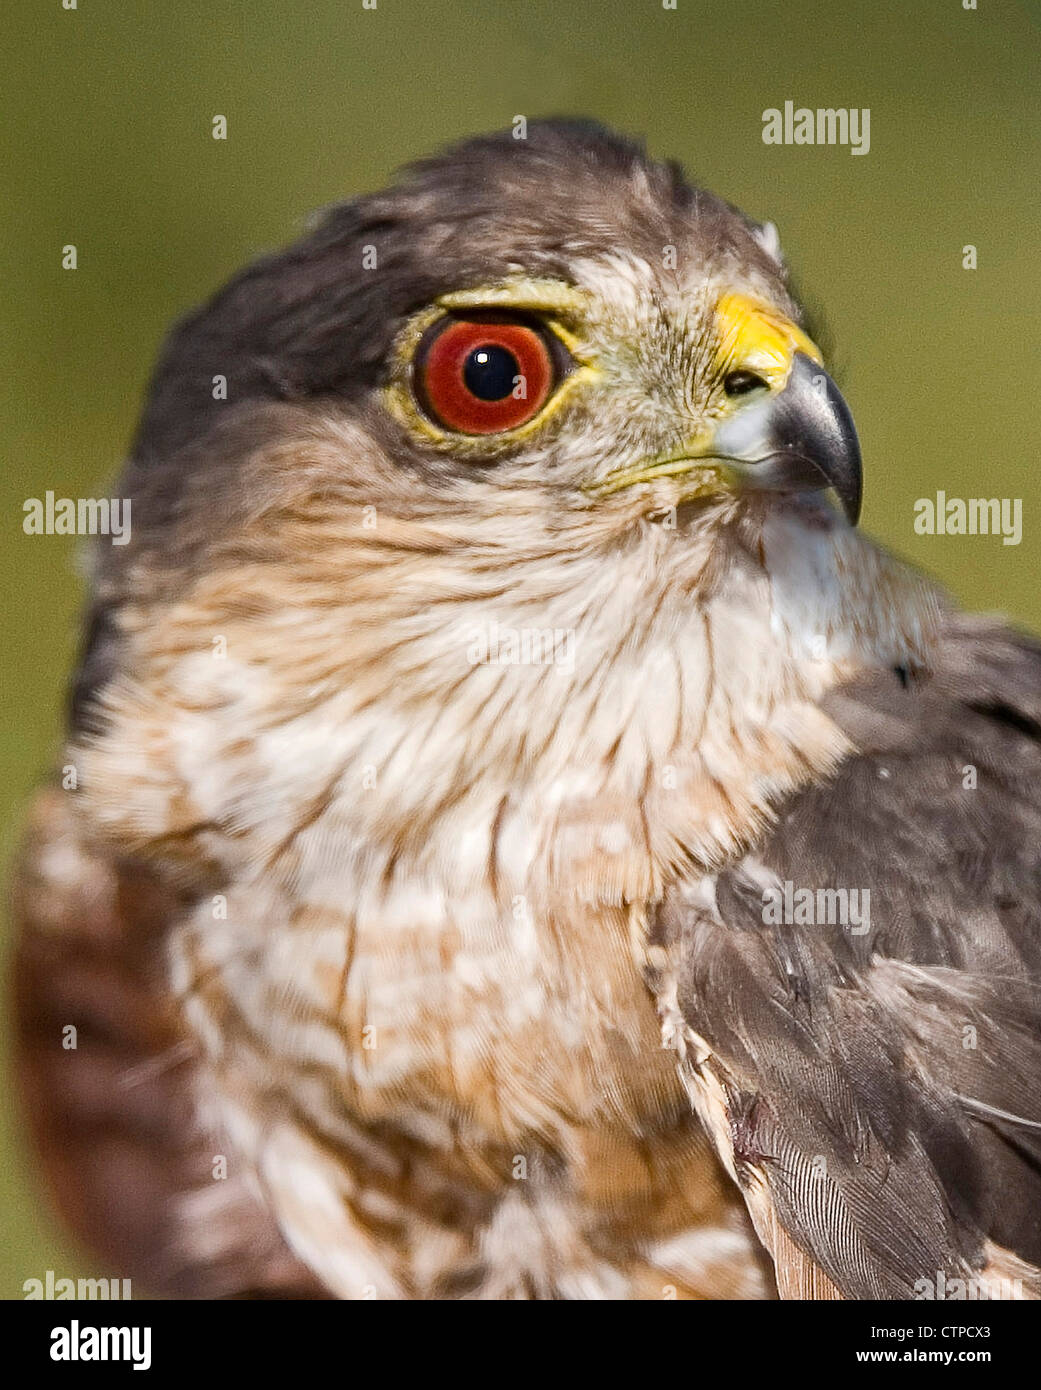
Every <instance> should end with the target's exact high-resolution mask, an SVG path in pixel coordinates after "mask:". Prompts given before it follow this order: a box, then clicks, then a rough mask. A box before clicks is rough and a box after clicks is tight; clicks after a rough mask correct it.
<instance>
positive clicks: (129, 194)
mask: <svg viewBox="0 0 1041 1390" xmlns="http://www.w3.org/2000/svg"><path fill="white" fill-rule="evenodd" d="M67 3H68V0H67ZM978 3H979V9H978V10H975V11H973V10H965V9H964V8H963V3H962V0H914V3H913V4H912V3H911V0H859V3H847V4H845V5H841V6H840V5H836V4H835V3H834V0H817V3H802V4H795V3H789V4H786V3H778V2H777V0H742V3H740V4H734V3H728V0H677V3H676V9H675V10H666V9H665V8H664V7H663V5H662V0H597V2H596V3H594V2H593V0H496V3H491V0H484V2H483V3H482V2H481V0H378V4H377V8H376V9H375V10H365V9H363V7H362V0H310V2H309V3H306V4H303V5H299V6H292V5H290V4H287V3H285V0H222V2H221V3H220V4H214V3H212V0H166V2H165V3H163V4H156V3H154V0H152V3H144V0H79V7H78V9H76V10H74V11H65V10H63V9H62V5H61V0H38V2H37V3H29V0H10V2H9V5H8V7H7V11H8V12H7V14H6V16H5V26H4V28H5V35H4V40H5V43H4V47H5V52H4V56H3V58H2V60H0V63H2V65H3V71H0V93H2V95H0V104H2V105H3V108H4V110H3V119H2V122H0V127H2V128H0V141H2V142H3V170H4V181H3V185H2V188H3V196H2V199H0V204H2V206H0V219H2V221H0V225H2V237H0V248H2V249H0V255H2V258H3V265H2V279H0V284H2V294H3V301H2V312H0V398H2V405H0V422H2V423H0V435H2V439H3V444H4V449H3V469H2V474H0V489H2V498H0V525H2V535H3V548H2V560H0V564H2V570H3V578H4V586H5V602H4V604H3V646H2V651H3V658H4V682H5V683H4V693H3V716H4V717H3V721H2V725H3V727H2V743H0V760H2V763H0V797H2V801H0V823H2V825H3V827H4V829H3V842H2V849H3V853H4V858H5V863H6V861H7V859H9V857H10V854H11V853H12V850H13V849H14V846H15V844H16V842H17V837H18V826H19V822H20V819H21V817H22V815H23V814H24V807H25V804H26V800H27V798H28V796H29V794H30V793H31V790H32V787H33V785H34V783H35V782H36V781H37V780H38V779H39V778H40V777H41V775H42V774H43V773H44V772H45V771H46V769H47V768H48V765H49V763H50V761H51V759H52V758H53V755H54V753H55V750H56V747H57V743H58V738H59V731H60V728H61V720H62V711H63V702H64V685H65V681H66V677H67V674H68V671H69V668H70V663H71V661H72V659H73V652H74V644H75V634H76V626H77V613H78V608H79V604H80V599H81V584H80V580H79V578H78V575H77V549H76V546H77V542H76V541H74V540H73V539H70V538H65V537H58V536H53V537H27V536H25V535H24V534H23V533H22V529H21V522H22V516H23V512H22V503H23V502H24V500H25V499H26V498H28V497H33V496H36V497H42V495H43V493H44V492H45V491H46V490H47V489H48V488H50V489H53V490H54V491H55V492H56V493H57V494H58V495H59V496H61V495H65V496H71V497H77V496H108V495H111V488H110V478H111V475H112V473H113V471H114V469H115V468H116V467H117V465H118V463H119V460H120V456H121V453H122V451H123V449H124V448H125V446H126V443H127V441H128V438H129V435H130V433H131V430H132V428H133V425H134V421H135V417H136V415H137V412H138V409H139V406H140V401H141V394H142V391H143V389H144V386H145V382H146V378H147V376H148V373H149V370H150V367H151V363H152V360H153V357H154V355H155V352H156V349H157V346H158V343H159V340H160V337H161V335H162V333H163V331H164V328H165V327H166V326H167V325H168V324H169V322H170V320H171V319H172V318H173V316H174V315H177V314H180V313H181V312H182V311H183V310H185V309H186V308H188V307H189V306H190V305H191V304H193V303H194V302H195V301H197V300H199V299H200V298H202V297H203V296H205V295H208V294H209V293H210V292H211V291H212V290H213V289H215V288H216V287H217V286H218V285H219V284H220V283H221V281H222V280H223V279H224V278H225V277H226V276H228V275H229V274H230V273H231V272H232V271H234V270H236V269H237V268H238V267H239V266H240V265H241V264H242V263H243V262H244V261H246V260H247V259H249V258H250V257H252V256H254V255H256V254H257V253H258V252H261V251H263V250H265V249H267V248H269V247H271V246H274V245H277V244H278V243H280V242H283V241H285V240H287V239H289V238H290V237H292V236H293V235H295V234H296V232H297V231H298V230H299V229H300V227H301V223H302V218H303V217H304V215H305V214H306V213H307V212H308V211H309V210H310V209H313V208H315V207H318V206H321V205H323V204H326V203H329V202H333V201H335V200H337V199H339V198H342V197H346V196H350V195H352V194H354V193H356V192H359V191H362V190H366V189H371V188H373V187H376V186H379V185H380V184H382V183H383V182H384V181H385V180H386V179H387V178H388V176H389V175H390V173H391V172H392V170H393V169H394V168H395V167H396V166H398V165H400V164H401V163H403V162H405V161H407V160H409V159H412V158H414V157H416V156H417V155H420V154H423V153H425V152H428V151H430V150H431V149H433V148H435V147H437V146H439V145H441V144H443V143H445V142H447V141H450V140H453V139H455V138H457V137H459V136H463V135H467V134H472V133H475V132H478V131H483V130H488V129H494V128H499V127H504V126H507V125H509V123H510V121H511V120H512V118H513V117H514V116H515V115H518V114H523V115H526V116H529V117H532V116H538V115H550V114H583V115H589V116H594V117H597V118H599V119H601V120H603V121H606V122H609V123H611V124H614V125H616V126H619V127H621V128H623V129H625V130H627V131H629V132H633V133H636V134H640V135H644V136H646V137H647V140H648V143H649V145H650V148H651V150H652V152H653V153H655V154H658V155H662V156H669V157H674V158H678V159H680V160H681V161H683V162H684V163H685V164H686V166H687V168H688V170H689V171H690V172H691V174H693V175H695V176H696V177H697V178H698V179H699V180H700V181H702V182H704V183H706V184H708V185H709V186H710V187H712V188H713V189H715V190H716V191H717V192H719V193H721V194H723V195H724V196H726V197H727V198H729V199H731V200H732V201H734V202H736V203H738V204H739V205H741V206H742V207H744V208H745V209H746V210H747V211H749V212H750V213H752V214H754V215H756V216H758V217H761V218H770V219H773V220H774V221H775V222H776V223H777V225H778V227H779V229H780V232H781V238H782V242H783V244H784V247H785V250H786V253H787V256H788V259H789V261H790V263H791V265H792V267H793V270H794V272H795V275H796V279H797V283H798V285H799V286H800V288H801V290H802V292H803V294H804V296H805V298H806V300H807V302H808V303H809V305H810V307H811V309H812V310H813V311H814V313H815V315H816V316H817V317H818V319H823V320H824V322H825V323H826V325H827V329H828V333H827V336H826V342H827V343H829V344H830V345H831V346H832V348H833V353H832V363H831V365H832V366H833V367H834V368H835V370H836V373H837V375H838V376H839V379H840V381H841V382H842V383H843V385H844V387H845V388H846V392H847V395H848V397H849V399H850V402H851V404H852V406H853V410H854V414H855V416H856V419H857V423H858V426H859V429H860V433H861V438H862V443H863V446H864V454H865V461H866V470H867V491H866V504H865V517H864V524H865V525H866V526H867V527H868V528H869V529H870V530H872V531H874V532H875V533H876V534H878V535H879V536H880V537H882V538H883V539H884V540H885V541H886V542H887V543H888V544H889V545H891V546H892V547H894V548H895V549H897V550H899V551H901V552H903V553H904V554H906V555H908V556H909V557H910V558H911V559H912V560H913V561H915V562H916V563H918V564H920V565H923V566H925V567H927V568H929V569H931V570H933V571H934V572H935V573H937V574H938V575H939V576H940V577H941V578H942V579H943V580H944V581H945V582H946V583H947V584H948V585H949V586H950V587H951V588H952V589H953V590H954V591H955V593H956V594H957V595H958V597H959V598H960V599H961V600H962V601H963V602H964V603H965V604H966V605H968V606H970V607H972V608H981V609H989V608H998V609H1004V610H1005V611H1007V612H1008V613H1010V614H1012V615H1013V616H1014V617H1015V618H1016V619H1017V620H1018V621H1020V622H1022V623H1024V624H1026V625H1028V626H1033V627H1035V628H1036V627H1038V626H1041V614H1039V604H1038V599H1037V594H1036V580H1035V575H1036V566H1037V554H1038V552H1037V543H1036V539H1035V537H1036V534H1037V532H1036V530H1035V528H1036V526H1037V524H1038V517H1039V515H1041V478H1039V472H1038V462H1039V450H1038V442H1039V439H1038V435H1039V427H1038V413H1039V411H1038V394H1039V392H1038V381H1037V376H1038V367H1039V360H1038V350H1037V341H1038V331H1039V323H1041V276H1039V274H1038V255H1037V227H1038V214H1039V210H1041V206H1039V189H1041V134H1039V122H1041V112H1039V108H1038V56H1039V52H1041V0H1023V3H1019V4H1017V3H1016V2H1015V0H978ZM786 99H791V100H793V101H794V102H795V103H796V105H805V106H810V107H817V106H829V107H847V108H849V107H869V108H870V110H871V149H870V153H868V154H867V155H866V156H862V157H854V156H853V155H851V153H850V151H849V149H848V148H842V147H839V146H835V147H812V146H808V147H777V146H767V145H764V144H763V142H762V138H761V132H762V112H763V110H764V109H765V108H767V107H781V106H783V103H784V101H785V100H786ZM216 114H221V115H224V116H226V117H227V120H228V139H227V141H226V142H218V141H214V140H213V139H212V138H211V134H210V131H211V119H212V117H213V116H214V115H216ZM67 243H74V244H75V245H76V246H77V248H78V252H79V268H78V269H77V270H76V271H75V272H67V271H63V270H62V268H61V248H62V246H64V245H65V244H67ZM970 243H971V244H973V245H975V246H977V247H978V257H979V268H978V269H977V270H975V271H969V270H964V269H963V268H962V247H963V246H964V245H966V244H970ZM937 488H943V489H945V490H946V491H947V493H948V494H950V495H952V496H960V497H971V496H988V497H989V496H997V497H1020V498H1022V499H1023V530H1024V537H1023V542H1022V544H1021V545H1020V546H1018V547H1011V546H1003V545H1002V544H1001V543H1000V540H997V539H995V538H987V537H964V538H962V537H959V538H940V537H936V538H920V537H917V536H916V535H915V534H914V532H913V529H912V519H913V503H914V500H915V499H916V498H917V497H920V496H932V495H933V493H934V492H935V490H936V489H937ZM4 1089H5V1091H7V1090H9V1087H5V1088H4ZM0 1210H2V1230H3V1242H2V1251H0V1296H7V1297H11V1296H15V1297H18V1296H21V1286H22V1282H23V1281H24V1280H25V1279H27V1278H29V1277H34V1276H35V1277H43V1275H44V1272H45V1271H46V1270H47V1269H48V1268H52V1269H54V1270H55V1271H56V1273H57V1274H58V1276H59V1277H60V1276H63V1275H76V1274H78V1273H91V1274H94V1275H101V1274H105V1273H112V1274H116V1273H118V1271H106V1270H101V1269H98V1268H96V1267H90V1264H89V1260H88V1259H87V1258H86V1257H84V1256H83V1254H82V1253H81V1252H78V1251H76V1250H75V1249H73V1248H72V1247H71V1246H70V1245H69V1244H68V1243H67V1242H66V1240H65V1239H64V1238H63V1236H62V1234H61V1233H60V1231H59V1230H58V1229H57V1228H56V1226H55V1225H54V1224H53V1223H52V1221H51V1219H50V1217H49V1216H48V1214H47V1212H46V1208H45V1205H44V1204H43V1202H42V1200H41V1194H40V1193H39V1190H38V1186H37V1183H36V1180H35V1176H34V1172H33V1166H32V1162H31V1159H30V1158H29V1156H28V1155H27V1154H26V1153H25V1151H24V1149H23V1147H22V1144H21V1140H20V1126H19V1121H18V1117H17V1115H16V1114H15V1113H14V1111H13V1107H12V1106H11V1105H10V1103H8V1104H7V1106H6V1108H5V1111H4V1115H3V1131H2V1135H0Z"/></svg>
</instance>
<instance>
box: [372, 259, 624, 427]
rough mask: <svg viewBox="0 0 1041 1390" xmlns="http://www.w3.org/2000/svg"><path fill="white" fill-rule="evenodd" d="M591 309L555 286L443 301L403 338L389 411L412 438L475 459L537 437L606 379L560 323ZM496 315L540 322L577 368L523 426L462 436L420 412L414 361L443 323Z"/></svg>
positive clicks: (475, 292) (467, 293)
mask: <svg viewBox="0 0 1041 1390" xmlns="http://www.w3.org/2000/svg"><path fill="white" fill-rule="evenodd" d="M585 305H586V299H585V296H584V295H582V294H581V292H580V291H578V290H575V289H573V288H572V287H570V286H566V285H562V284H558V283H557V282H555V281H534V280H531V281H529V280H523V281H515V282H509V283H507V284H504V285H500V286H493V287H491V288H480V289H470V290H457V291H452V292H450V293H448V294H444V295H441V296H439V298H438V299H436V300H435V301H434V302H433V303H432V304H430V305H428V306H427V308H425V309H423V310H421V311H420V312H419V313H417V314H415V315H414V316H413V317H412V318H411V319H410V320H409V321H408V323H407V324H406V325H405V327H404V328H403V330H402V331H401V333H400V334H399V336H398V340H397V342H396V344H395V345H394V348H393V356H392V363H393V367H392V376H391V380H390V382H389V383H388V384H387V386H386V387H385V388H384V400H385V403H386V405H387V408H388V409H389V411H390V413H391V414H392V415H393V416H394V417H395V418H396V419H397V420H399V421H400V422H401V423H402V424H404V425H405V426H406V427H407V428H408V429H409V430H410V431H411V432H413V433H415V434H420V435H423V436H425V437H426V438H427V439H428V440H430V441H431V442H432V443H439V444H442V445H444V444H448V443H450V444H451V445H452V446H453V447H454V448H462V449H470V450H472V451H473V452H474V453H475V454H478V453H480V452H482V451H485V450H487V448H488V447H489V445H494V444H499V443H501V444H509V443H513V442H515V441H520V440H523V439H524V438H526V437H527V436H528V435H532V434H535V433H536V432H537V431H538V430H539V429H541V428H542V427H543V426H544V425H545V423H546V421H547V419H549V418H550V417H551V416H553V415H555V414H556V413H557V411H558V410H559V409H560V408H561V407H562V406H563V405H564V404H565V402H566V401H567V400H568V399H569V398H570V397H571V396H572V395H573V394H574V393H575V392H576V391H578V390H580V389H581V388H582V387H584V386H587V385H590V384H592V383H593V382H595V381H597V380H599V379H600V377H601V375H602V373H601V370H600V368H599V367H598V366H597V365H596V364H595V363H594V362H593V361H592V360H591V357H590V355H589V353H588V350H587V349H586V347H585V345H584V343H583V341H582V340H581V339H580V338H579V337H578V336H577V335H576V334H575V333H574V332H573V331H572V330H571V329H570V328H569V327H568V326H567V325H566V324H564V323H562V322H561V321H560V319H559V318H558V317H557V315H558V314H565V315H567V316H569V317H575V316H577V314H578V313H579V312H580V310H582V309H584V308H585ZM495 310H502V311H504V312H507V313H517V314H522V315H524V314H529V315H531V316H532V317H534V318H537V319H538V320H539V322H540V323H541V325H542V327H543V328H544V330H545V331H546V332H547V333H550V334H552V335H553V336H554V337H555V338H557V339H558V340H559V342H560V344H561V345H562V346H563V347H564V348H565V350H566V351H567V353H568V355H569V357H570V359H571V363H572V365H571V368H570V370H567V371H565V372H564V374H563V375H562V377H561V378H560V380H559V381H558V383H557V386H556V389H555V390H554V391H553V392H552V393H551V394H550V396H549V398H548V400H547V401H546V403H545V405H544V406H543V407H542V409H541V410H539V411H538V413H537V414H536V415H534V416H533V417H532V418H531V419H530V420H528V421H526V422H525V423H524V424H523V425H520V426H517V427H516V428H514V429H504V430H502V431H500V432H497V433H495V434H486V435H468V434H460V433H458V432H456V431H454V430H450V429H447V428H445V427H443V426H442V425H441V424H439V423H438V422H436V421H435V420H433V419H432V418H431V417H430V416H429V415H428V414H427V413H426V412H425V411H424V410H422V409H421V408H420V406H419V404H418V403H417V401H416V399H415V393H414V391H413V388H412V371H413V361H414V359H415V356H416V353H417V350H418V349H419V346H420V344H421V343H422V342H423V340H424V338H425V337H426V335H427V333H428V332H429V330H430V329H432V328H433V327H434V325H435V324H437V323H438V322H439V321H440V320H442V319H444V318H447V317H448V316H449V315H452V314H463V315H465V314H467V313H483V312H488V311H493V312H494V311H495Z"/></svg>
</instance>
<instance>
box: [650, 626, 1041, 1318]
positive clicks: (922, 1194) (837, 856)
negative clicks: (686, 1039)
mask: <svg viewBox="0 0 1041 1390" xmlns="http://www.w3.org/2000/svg"><path fill="white" fill-rule="evenodd" d="M826 708H827V710H828V713H829V714H830V715H831V716H832V718H834V719H835V720H836V722H837V723H838V724H839V725H840V726H841V727H842V728H843V729H844V730H845V732H846V733H847V735H848V737H849V738H850V740H851V742H852V743H853V744H854V746H855V747H856V748H857V750H858V752H857V754H856V755H854V756H851V757H850V758H848V759H847V760H846V761H845V762H844V763H843V765H842V766H841V767H840V768H839V770H838V772H837V773H836V775H835V776H833V777H832V778H831V779H830V780H829V781H827V782H826V783H824V784H821V785H818V786H814V787H812V788H810V789H807V790H805V791H803V792H801V793H800V794H798V795H797V796H795V797H793V798H792V799H791V801H790V802H789V803H788V804H787V805H785V806H783V807H782V808H780V813H779V818H778V820H777V823H776V825H775V826H774V827H773V828H772V829H771V830H770V831H769V832H768V833H767V834H766V836H765V837H764V838H763V839H762V841H761V842H760V843H759V844H757V845H755V846H754V847H753V849H752V850H751V851H750V852H749V854H747V855H746V856H745V858H744V859H743V860H741V861H740V862H738V863H735V864H734V865H732V866H731V867H729V868H728V869H727V870H726V871H724V872H722V873H720V874H718V875H717V876H716V878H715V883H714V893H708V894H706V884H705V881H704V880H702V881H700V882H695V881H694V880H691V881H688V882H687V883H677V884H675V885H674V886H673V887H672V889H671V890H670V892H669V893H668V895H667V896H666V899H665V901H664V903H663V905H662V908H661V911H660V914H659V917H658V921H657V924H656V937H655V940H656V943H657V944H659V945H661V946H664V947H665V948H666V952H667V957H668V959H669V961H670V975H669V980H670V992H671V989H672V987H674V988H675V995H674V996H673V997H674V998H675V1001H676V1003H678V1006H679V1010H680V1013H681V1014H682V1016H683V1020H684V1023H685V1026H686V1027H687V1028H688V1029H689V1030H690V1031H691V1034H692V1036H694V1035H696V1036H697V1038H698V1039H699V1040H703V1043H704V1044H705V1045H707V1048H708V1049H709V1052H710V1056H709V1057H708V1059H707V1060H704V1063H703V1065H704V1066H705V1067H707V1068H708V1069H709V1071H711V1073H712V1077H713V1081H714V1085H715V1090H716V1093H717V1094H720V1095H722V1096H723V1098H724V1099H723V1107H724V1109H725V1123H724V1126H723V1131H724V1134H725V1138H724V1139H723V1140H722V1141H720V1138H719V1134H718V1133H717V1142H720V1143H721V1148H729V1152H724V1154H723V1156H724V1159H725V1160H726V1161H727V1162H728V1163H729V1164H730V1166H731V1167H732V1168H733V1170H734V1171H735V1173H736V1175H737V1177H738V1180H739V1181H740V1182H741V1183H742V1185H743V1186H744V1187H745V1188H746V1195H748V1196H750V1206H752V1207H753V1215H754V1214H755V1208H754V1203H753V1201H752V1200H751V1197H752V1196H754V1194H755V1193H760V1194H762V1193H764V1192H765V1193H766V1194H767V1200H768V1202H769V1204H770V1207H771V1219H772V1220H773V1221H776V1222H777V1223H779V1225H780V1226H781V1227H782V1228H783V1230H784V1231H785V1232H786V1234H787V1236H788V1237H790V1239H791V1241H793V1242H794V1244H795V1246H796V1247H797V1248H798V1249H799V1250H801V1251H802V1252H803V1254H804V1255H805V1256H806V1257H807V1259H808V1260H809V1261H811V1262H812V1264H813V1265H815V1266H816V1267H818V1268H819V1269H820V1270H822V1271H823V1272H824V1273H825V1275H826V1276H827V1278H828V1279H830V1280H831V1281H832V1282H833V1283H834V1284H835V1286H836V1287H837V1289H838V1290H839V1292H840V1293H841V1294H843V1295H844V1296H846V1297H855V1298H859V1297H875V1298H877V1297H888V1298H901V1297H911V1296H913V1295H914V1291H915V1284H916V1281H918V1280H920V1279H922V1278H925V1279H932V1280H935V1279H936V1277H937V1273H938V1272H939V1271H943V1273H944V1275H945V1277H948V1278H956V1277H966V1276H971V1275H973V1274H976V1273H979V1272H980V1271H982V1270H984V1269H986V1268H990V1269H991V1270H993V1269H994V1268H995V1267H996V1265H995V1259H996V1256H995V1251H996V1250H998V1251H999V1255H998V1256H997V1259H998V1261H999V1262H1000V1261H1001V1260H1004V1261H1005V1266H1006V1267H1008V1268H1013V1267H1014V1268H1015V1270H1016V1271H1017V1272H1025V1273H1026V1275H1027V1282H1028V1283H1029V1280H1030V1276H1031V1271H1029V1270H1026V1271H1021V1270H1020V1266H1019V1265H1018V1264H1017V1263H1016V1260H1015V1259H1014V1258H1012V1257H1011V1256H1009V1257H1008V1258H1006V1256H1005V1253H1004V1252H1014V1255H1015V1256H1017V1257H1020V1258H1021V1259H1022V1260H1025V1261H1027V1262H1029V1264H1030V1265H1035V1264H1038V1263H1041V647H1039V646H1038V644H1036V643H1035V642H1033V641H1032V640H1030V639H1027V638H1024V637H1021V636H1019V635H1017V634H1015V633H1013V632H1011V631H1010V630H1009V629H1007V628H1004V627H1002V626H1000V625H999V624H996V623H993V622H987V621H983V620H973V619H968V618H955V619H952V620H951V622H950V625H949V628H948V631H947V633H946V635H945V637H944V640H943V642H942V644H941V648H940V652H939V656H938V659H937V661H936V664H935V667H934V668H933V669H932V670H931V671H930V672H929V673H927V674H923V675H921V676H918V677H916V678H914V679H913V680H908V679H907V678H906V677H904V676H903V675H902V673H897V672H892V673H886V672H878V673H874V674H872V675H870V676H867V677H864V678H862V679H860V680H858V681H857V682H855V683H852V684H850V685H847V686H845V687H843V688H842V689H840V690H839V691H837V692H835V693H834V694H833V695H832V696H831V697H830V699H829V701H828V703H827V705H826ZM786 882H787V883H789V884H790V885H792V893H793V895H794V893H795V892H796V891H797V890H800V889H810V890H812V891H813V893H814V896H815V899H816V890H818V889H832V890H843V889H844V890H846V891H847V893H848V892H849V890H857V891H858V893H859V894H860V900H859V901H860V907H861V913H862V915H864V914H863V907H864V902H865V900H864V897H863V894H864V891H865V890H867V891H868V892H869V893H870V898H869V900H868V901H869V905H870V907H869V911H870V916H869V920H864V921H861V922H859V923H852V922H847V923H846V924H843V923H842V922H841V921H839V922H833V923H831V924H829V922H828V921H827V920H823V921H822V920H820V919H819V915H818V920H816V921H815V922H814V924H813V925H798V924H794V923H784V922H781V923H779V924H773V923H771V922H769V921H764V890H765V889H771V888H772V889H776V888H777V887H778V886H780V885H783V884H784V883H786ZM832 901H834V902H836V906H837V905H838V903H840V902H841V896H840V898H839V899H838V900H834V899H833V900H832ZM1010 1261H1011V1263H1010Z"/></svg>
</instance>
